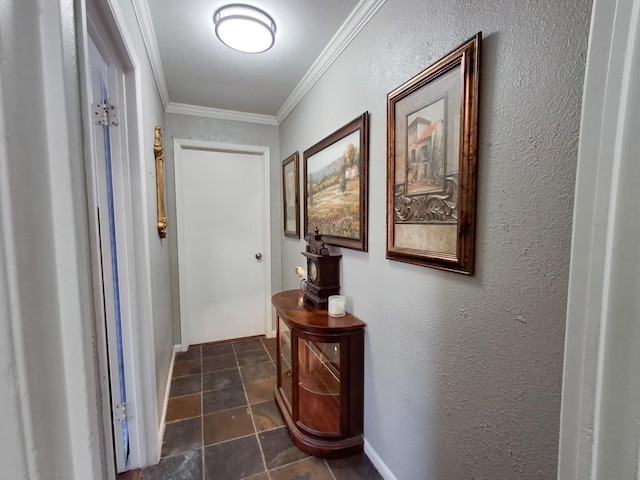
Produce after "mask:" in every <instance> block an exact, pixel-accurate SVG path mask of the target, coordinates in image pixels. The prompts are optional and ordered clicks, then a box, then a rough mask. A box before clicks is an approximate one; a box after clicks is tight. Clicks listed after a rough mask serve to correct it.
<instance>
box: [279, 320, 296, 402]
mask: <svg viewBox="0 0 640 480" xmlns="http://www.w3.org/2000/svg"><path fill="white" fill-rule="evenodd" d="M278 328H280V335H279V338H280V362H279V363H280V388H281V390H282V395H283V396H284V398H285V399H286V401H287V403H288V404H289V410H291V405H292V403H293V402H292V400H293V397H292V395H291V388H292V385H293V379H292V377H293V371H292V369H291V365H292V362H291V329H290V328H289V327H288V326H287V324H286V323H285V322H284V321H283V320H282V319H281V318H279V317H278Z"/></svg>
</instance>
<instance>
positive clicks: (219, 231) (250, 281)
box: [174, 140, 271, 350]
mask: <svg viewBox="0 0 640 480" xmlns="http://www.w3.org/2000/svg"><path fill="white" fill-rule="evenodd" d="M174 157H175V158H174V168H175V186H176V217H177V218H176V221H177V240H178V242H177V243H178V259H179V261H178V273H179V287H180V319H181V337H182V340H181V343H182V349H183V350H186V349H187V348H188V346H189V345H194V344H199V343H207V342H213V341H219V340H228V339H233V338H240V337H247V336H252V335H262V334H267V333H270V332H271V318H270V317H271V316H270V312H271V309H270V302H269V295H268V292H270V291H271V285H270V283H271V282H270V279H271V272H270V269H271V267H270V250H271V249H270V241H269V239H270V222H269V218H270V215H269V204H270V201H269V198H270V197H269V195H270V193H269V181H268V172H269V149H268V148H265V147H254V146H247V145H227V144H218V143H212V142H195V141H191V140H175V144H174Z"/></svg>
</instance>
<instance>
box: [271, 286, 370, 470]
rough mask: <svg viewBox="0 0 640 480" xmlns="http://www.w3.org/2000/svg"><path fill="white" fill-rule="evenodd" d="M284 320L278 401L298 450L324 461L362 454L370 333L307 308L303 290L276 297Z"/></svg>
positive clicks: (351, 320) (281, 322) (352, 322)
mask: <svg viewBox="0 0 640 480" xmlns="http://www.w3.org/2000/svg"><path fill="white" fill-rule="evenodd" d="M272 303H273V306H274V307H275V309H276V312H277V314H278V352H277V358H278V361H277V367H278V377H277V378H278V381H277V386H276V390H275V399H276V403H277V404H278V407H279V409H280V412H281V413H282V416H283V418H284V421H285V424H286V425H287V428H288V429H289V433H290V435H291V438H292V440H293V442H294V443H295V444H296V446H297V447H298V448H299V449H300V450H302V451H304V452H306V453H308V454H310V455H315V456H319V457H331V458H335V457H340V456H346V455H352V454H354V453H358V452H361V451H362V448H363V439H362V422H363V394H364V327H365V323H364V322H362V321H361V320H359V319H357V318H356V317H354V316H353V315H350V314H346V315H345V316H344V317H339V318H334V317H330V316H329V315H328V313H327V311H326V310H315V309H313V308H312V307H309V306H308V304H307V305H305V303H304V300H303V298H302V294H301V292H300V291H299V290H290V291H287V292H281V293H278V294H276V295H274V296H273V298H272Z"/></svg>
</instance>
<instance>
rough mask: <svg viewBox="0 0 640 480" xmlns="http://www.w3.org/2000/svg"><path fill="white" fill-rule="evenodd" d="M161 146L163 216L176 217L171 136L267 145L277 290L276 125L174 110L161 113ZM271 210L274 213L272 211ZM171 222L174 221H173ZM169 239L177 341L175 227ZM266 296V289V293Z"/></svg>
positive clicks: (278, 203) (274, 286) (273, 274)
mask: <svg viewBox="0 0 640 480" xmlns="http://www.w3.org/2000/svg"><path fill="white" fill-rule="evenodd" d="M164 135H165V137H164V139H165V140H164V148H165V153H166V154H165V158H166V162H167V163H166V167H165V175H166V184H167V192H166V199H167V200H166V201H167V216H168V218H170V219H175V218H176V192H175V183H174V172H175V168H174V163H173V139H174V138H181V139H190V140H201V141H207V142H219V143H230V144H236V145H258V146H264V147H269V155H270V158H271V171H270V175H271V211H272V216H271V288H272V290H273V291H274V292H277V291H279V290H280V283H281V282H280V278H281V277H280V275H281V272H280V261H281V256H280V237H281V236H282V233H281V231H282V220H281V218H280V217H281V214H280V213H278V212H281V211H282V206H281V191H280V184H281V181H280V175H282V170H281V167H280V165H281V159H280V151H279V145H278V127H276V126H272V125H261V124H255V123H244V122H235V121H231V120H218V119H214V118H204V117H194V116H189V115H179V114H175V113H167V114H165V132H164ZM273 212H275V213H273ZM174 225H175V220H174ZM168 236H169V240H170V241H171V245H172V246H171V277H172V287H171V297H172V302H173V318H174V319H175V322H174V339H175V340H174V341H175V343H176V344H179V343H180V290H179V280H178V252H177V244H176V241H177V239H176V231H175V228H173V229H169V232H168ZM267 294H268V295H270V293H269V292H267Z"/></svg>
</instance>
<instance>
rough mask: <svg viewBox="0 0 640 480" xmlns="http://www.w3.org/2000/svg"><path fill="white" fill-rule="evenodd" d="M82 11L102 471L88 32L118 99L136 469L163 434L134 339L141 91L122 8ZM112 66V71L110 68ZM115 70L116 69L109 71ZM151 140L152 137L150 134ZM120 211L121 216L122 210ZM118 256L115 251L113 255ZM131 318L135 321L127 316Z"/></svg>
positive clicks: (144, 313)
mask: <svg viewBox="0 0 640 480" xmlns="http://www.w3.org/2000/svg"><path fill="white" fill-rule="evenodd" d="M83 13H84V14H85V16H83V18H82V21H80V22H79V27H78V37H79V40H78V43H79V47H80V50H81V52H82V54H81V58H82V66H81V76H82V79H81V81H82V84H83V89H82V96H83V106H84V108H85V111H84V112H83V113H84V114H85V115H86V117H87V118H86V120H85V137H86V138H87V145H86V147H85V150H86V153H85V156H86V158H87V161H86V191H87V197H88V208H89V217H90V224H91V225H90V242H91V262H92V264H93V283H92V288H93V291H94V292H95V293H96V296H95V298H94V303H95V307H94V308H95V314H96V317H97V319H98V320H97V322H96V339H95V348H96V355H97V357H98V358H97V367H98V368H99V376H100V382H101V385H100V397H101V402H102V405H103V407H104V408H103V425H104V426H105V429H107V428H108V431H107V432H104V436H105V443H106V452H105V454H106V458H105V459H104V463H105V464H109V467H108V468H109V470H111V468H113V467H112V466H111V465H110V464H112V463H113V453H114V452H113V445H112V443H113V442H112V435H111V428H110V427H109V426H108V425H109V421H110V412H109V411H108V410H110V409H108V408H107V407H108V406H109V403H110V394H109V393H110V383H109V379H108V371H107V368H106V365H107V351H106V350H107V348H106V343H107V332H106V328H105V322H104V314H103V302H102V299H101V297H100V294H101V282H102V279H101V274H100V243H99V242H100V240H99V231H98V230H99V229H98V225H99V219H98V215H97V207H98V204H99V203H98V202H99V200H98V198H99V192H98V191H97V188H96V181H97V177H98V174H97V172H96V171H95V167H94V165H93V163H92V162H91V161H90V156H91V155H92V154H93V153H94V152H95V150H96V145H95V142H94V141H93V140H92V138H91V137H92V133H91V130H92V129H93V128H94V125H93V122H92V119H91V118H89V117H91V116H92V108H91V103H92V99H91V96H92V93H91V90H92V88H91V80H92V79H91V68H90V62H89V44H90V38H91V39H92V40H93V41H94V42H95V43H96V46H97V47H98V49H99V50H100V52H101V54H102V55H103V56H104V57H105V60H106V62H107V64H108V65H109V68H110V69H111V73H110V79H111V80H113V82H114V83H115V84H117V86H118V91H119V98H115V99H113V102H111V103H115V104H118V112H117V113H118V123H119V124H120V125H119V126H118V128H117V130H116V131H114V132H113V133H114V135H115V136H116V137H119V138H115V139H114V142H113V143H114V146H113V150H114V153H117V154H118V155H120V161H119V162H114V176H117V177H118V179H117V181H114V183H117V184H118V186H117V187H115V188H114V190H118V191H117V192H115V191H114V194H115V195H114V197H115V202H116V205H115V208H116V210H120V213H119V220H118V221H119V222H120V224H119V227H118V228H119V229H120V232H121V233H119V237H118V247H119V248H121V247H122V248H123V251H122V258H123V260H124V262H123V265H122V269H121V271H120V274H122V275H124V276H125V277H127V278H128V281H127V282H125V284H124V285H123V288H124V289H125V290H126V292H125V298H124V303H125V305H124V309H125V310H127V313H128V318H127V321H126V322H125V323H123V349H124V355H125V358H126V362H125V369H126V383H127V385H126V388H127V395H128V401H129V414H130V415H131V416H132V417H133V418H134V419H135V421H134V422H131V425H130V427H131V428H130V445H131V455H130V464H129V467H131V468H137V467H141V466H144V465H149V464H154V463H156V462H157V461H158V460H159V452H160V446H161V443H162V438H160V437H159V431H158V428H157V425H158V421H157V419H158V409H157V396H156V393H157V388H156V375H155V373H156V372H155V354H154V345H153V342H148V341H142V340H141V339H148V338H153V323H152V322H153V313H152V310H153V309H152V302H151V276H150V264H149V257H150V250H149V232H148V231H147V229H145V228H141V227H136V228H134V225H136V226H138V225H147V224H148V222H147V217H148V213H147V200H146V198H147V193H146V183H147V175H148V174H147V171H146V166H145V162H144V161H141V159H144V158H145V157H146V156H150V157H151V158H153V153H152V152H151V153H149V147H148V144H145V145H143V144H142V142H141V141H140V139H141V138H144V132H143V130H142V117H143V105H142V96H141V78H140V75H141V74H140V63H139V61H138V58H137V54H136V53H135V48H134V46H133V45H134V42H133V40H132V37H131V35H130V33H129V32H128V29H127V27H126V20H125V17H124V13H123V12H122V10H121V9H120V6H119V4H118V2H117V1H115V0H107V1H103V0H87V3H86V11H85V10H83ZM114 67H116V68H115V70H114ZM115 71H117V73H114V72H115ZM151 138H153V136H152V135H151ZM115 150H117V152H115ZM123 213H124V214H123ZM118 255H119V256H120V253H119V254H118ZM131 319H134V321H131Z"/></svg>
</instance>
